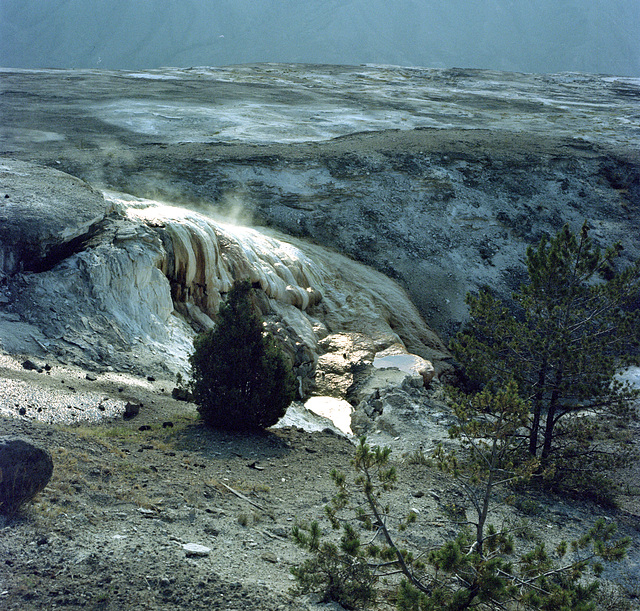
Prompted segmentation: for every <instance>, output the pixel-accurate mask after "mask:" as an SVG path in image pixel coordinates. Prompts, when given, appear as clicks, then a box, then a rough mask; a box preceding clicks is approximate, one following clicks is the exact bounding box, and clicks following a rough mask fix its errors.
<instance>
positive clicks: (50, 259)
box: [0, 158, 109, 279]
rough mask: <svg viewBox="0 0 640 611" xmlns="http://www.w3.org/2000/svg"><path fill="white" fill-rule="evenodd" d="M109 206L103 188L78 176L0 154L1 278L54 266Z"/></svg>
mask: <svg viewBox="0 0 640 611" xmlns="http://www.w3.org/2000/svg"><path fill="white" fill-rule="evenodd" d="M26 177H28V180H25V178H26ZM108 212H109V204H108V203H107V202H106V201H105V199H104V198H103V197H102V194H101V193H100V192H98V191H96V190H95V189H94V188H93V187H91V186H90V185H88V184H87V183H86V182H84V181H82V180H79V179H77V178H74V177H73V176H69V175H68V174H65V173H63V172H58V171H56V170H51V169H49V168H43V167H40V166H37V165H34V164H30V163H25V162H22V161H18V160H15V159H6V158H5V159H2V160H0V279H1V278H2V277H3V276H9V275H12V274H14V273H16V272H18V271H43V270H45V269H50V268H52V267H53V266H54V265H55V264H56V263H57V262H58V261H60V260H61V259H64V258H66V257H68V256H69V255H70V254H72V253H73V252H74V250H79V249H80V248H81V244H82V242H83V241H84V240H87V239H88V238H89V236H90V234H91V232H92V230H94V228H95V227H96V225H97V223H99V222H100V221H101V220H102V219H104V217H105V216H106V214H107V213H108Z"/></svg>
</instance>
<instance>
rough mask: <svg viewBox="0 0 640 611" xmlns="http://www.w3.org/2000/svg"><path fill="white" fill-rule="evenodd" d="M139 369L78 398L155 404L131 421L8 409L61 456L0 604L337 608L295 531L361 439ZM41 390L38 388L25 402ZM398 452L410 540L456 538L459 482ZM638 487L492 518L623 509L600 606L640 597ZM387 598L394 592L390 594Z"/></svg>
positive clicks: (418, 543) (5, 576) (15, 549)
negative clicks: (298, 580) (305, 589)
mask: <svg viewBox="0 0 640 611" xmlns="http://www.w3.org/2000/svg"><path fill="white" fill-rule="evenodd" d="M1 373H2V375H1V376H0V383H2V384H3V385H5V386H6V385H7V384H9V383H12V382H15V380H16V378H21V381H23V382H25V383H28V384H29V386H30V388H32V389H33V393H34V396H35V393H37V392H38V390H39V389H44V390H48V389H50V387H51V386H52V385H55V384H60V379H59V377H60V375H61V374H60V372H59V371H57V370H55V369H54V370H53V375H51V374H50V375H47V373H46V372H42V373H37V372H35V371H25V372H19V371H15V370H10V369H7V368H3V369H2V372H1ZM72 373H73V372H71V371H68V372H67V375H66V377H67V378H68V379H69V378H70V376H71V375H72ZM75 373H76V374H77V373H78V372H77V371H76V372H75ZM133 382H135V380H133V381H131V382H130V383H128V384H125V383H123V382H121V381H120V382H116V383H105V382H104V381H103V380H86V378H85V379H84V380H80V379H79V378H78V377H76V381H75V382H73V384H74V387H75V389H76V393H77V394H76V396H77V400H80V399H81V397H82V396H87V395H88V394H90V393H91V392H95V393H96V394H98V395H102V396H103V397H104V401H105V402H106V401H107V399H109V398H111V399H112V400H113V401H115V402H117V401H120V402H122V401H131V402H135V403H138V404H142V407H141V409H140V413H139V415H138V416H136V417H135V418H132V419H130V420H127V421H125V420H123V418H122V417H121V415H113V416H112V417H111V418H108V419H105V420H103V421H102V422H101V423H97V424H77V423H76V424H71V425H59V424H48V423H42V422H37V421H35V419H34V416H35V414H34V413H30V412H29V411H27V412H26V413H25V414H24V415H20V413H19V410H20V405H15V406H14V409H15V417H14V416H11V415H10V414H9V413H7V410H5V412H4V415H3V416H2V417H1V418H0V431H1V432H2V435H8V436H13V435H18V436H22V437H25V438H27V439H29V440H31V441H32V442H34V443H36V444H38V445H40V446H42V447H46V448H47V449H48V450H49V451H50V452H51V454H52V455H53V459H54V465H55V469H54V475H53V478H52V480H51V482H50V483H49V485H48V486H47V488H46V489H45V490H44V491H43V492H42V493H41V494H40V495H39V496H38V497H37V498H36V500H35V501H34V502H33V503H31V504H29V505H27V506H25V507H24V509H23V511H22V512H21V513H20V514H19V515H18V516H16V517H15V518H14V519H12V520H5V521H4V522H0V607H1V608H2V609H7V610H10V609H16V610H17V609H20V610H23V609H27V610H28V609H33V610H35V609H80V608H89V609H114V610H115V609H134V608H145V609H150V610H159V609H166V610H169V609H225V610H228V611H230V610H241V609H253V610H256V611H275V610H278V609H300V610H308V609H312V610H316V609H337V608H339V607H337V606H336V605H335V604H329V605H325V604H321V603H320V602H319V601H317V600H316V599H314V598H313V597H309V596H299V595H295V594H293V593H292V592H291V587H292V586H294V585H295V584H294V581H293V580H292V576H291V575H290V572H289V570H290V568H291V566H293V565H295V564H298V563H300V562H302V561H303V560H304V558H305V553H304V552H303V551H301V550H300V549H298V548H297V547H296V546H295V545H294V544H293V542H292V540H291V538H290V532H291V527H292V526H293V524H294V523H295V522H296V521H304V520H307V521H310V520H312V519H321V517H322V514H323V507H324V505H325V504H326V503H327V502H328V501H329V500H330V498H331V496H332V495H333V493H334V490H335V489H334V485H333V483H332V481H331V478H330V475H329V474H330V471H331V469H333V468H337V469H340V470H343V471H345V472H347V473H349V461H350V459H351V457H352V454H353V451H354V445H353V443H352V441H350V440H348V439H347V438H345V437H341V436H339V435H337V434H335V433H334V432H331V431H330V430H326V431H321V432H315V433H309V432H306V431H303V430H302V429H298V428H295V427H285V428H275V429H272V430H270V431H267V432H265V433H264V434H235V433H227V432H220V431H214V430H211V429H208V428H207V427H205V426H204V425H203V424H202V423H201V422H199V421H198V419H197V413H196V410H195V407H194V406H193V405H191V404H188V403H183V402H178V401H175V400H174V399H172V398H171V396H170V390H171V388H170V387H169V386H168V384H166V383H164V382H162V381H157V382H154V384H148V383H147V382H148V381H145V380H138V381H137V382H138V383H133ZM64 384H65V385H66V386H67V387H68V386H69V385H70V383H69V381H68V380H66V381H65V382H64ZM61 385H62V384H61ZM163 386H164V388H162V387H163ZM33 403H34V401H33V400H30V398H29V397H28V396H25V397H24V400H23V402H22V405H23V406H25V405H26V406H33ZM169 423H171V424H169ZM141 428H142V430H141ZM392 458H393V459H394V460H395V462H396V463H397V464H398V466H399V474H400V476H399V481H398V485H397V487H396V488H395V490H394V491H393V492H392V493H391V495H390V498H389V501H390V503H391V507H392V511H393V512H394V513H396V514H397V515H403V514H406V513H407V512H408V511H409V510H414V511H416V512H417V514H418V516H419V518H418V523H417V524H416V526H415V528H413V529H412V530H411V532H410V533H409V534H405V535H404V537H406V541H405V542H404V543H406V544H407V545H409V546H411V547H416V548H418V549H423V550H424V549H426V548H430V547H433V546H435V545H437V544H438V543H439V542H442V541H444V540H446V539H448V538H451V537H453V536H454V535H455V533H456V532H457V528H456V527H455V525H454V524H453V522H452V521H451V520H450V517H451V516H450V510H449V509H448V508H451V507H452V506H455V505H458V506H460V505H464V497H463V496H462V495H461V494H460V493H459V492H458V491H457V490H456V488H455V486H454V485H453V482H451V481H449V480H448V479H446V478H445V477H444V476H443V475H442V474H440V473H439V472H438V471H437V470H435V469H433V468H430V467H428V466H425V465H423V464H418V462H417V461H412V460H409V459H408V457H407V456H404V457H403V456H402V455H401V453H398V452H396V453H394V455H392ZM636 475H637V473H636V474H634V476H636ZM627 492H628V495H627V496H626V497H624V498H621V501H622V505H621V509H620V510H605V509H603V508H601V507H598V506H595V505H593V504H588V503H577V502H575V501H570V500H567V499H561V498H557V497H549V496H542V495H540V494H530V493H528V494H527V495H526V496H522V497H521V498H519V499H516V502H515V504H514V505H512V506H510V507H507V508H504V506H503V509H504V510H501V511H500V513H496V514H494V517H495V518H496V519H497V520H498V521H499V522H500V523H502V521H503V520H507V521H510V523H512V524H518V525H519V527H520V528H521V532H522V533H524V534H523V535H522V536H521V537H520V538H519V539H518V544H519V545H521V546H523V547H527V546H530V545H532V544H533V542H535V541H538V540H543V541H546V542H548V543H549V544H550V545H551V544H553V543H554V542H558V541H559V540H561V539H563V538H566V539H570V538H572V537H576V536H578V535H579V534H581V533H582V532H584V530H586V528H588V527H589V526H590V525H591V524H592V523H593V522H594V521H595V520H596V519H597V518H598V517H604V518H605V519H607V520H615V521H616V522H617V523H618V524H619V527H620V532H621V534H628V535H631V536H632V537H633V538H634V543H633V545H632V550H631V557H632V558H631V560H630V561H627V563H626V564H624V565H621V566H619V567H616V568H614V569H613V570H612V571H610V572H609V573H608V576H609V577H611V578H612V579H614V580H615V581H617V582H618V583H619V584H621V585H622V588H621V589H620V590H619V591H615V590H614V589H609V588H608V587H607V588H606V592H607V596H606V597H604V598H603V600H602V608H603V609H605V608H608V609H625V608H626V609H633V608H639V607H638V599H637V598H633V597H634V596H635V597H637V596H638V594H640V592H639V591H638V586H637V582H636V581H635V577H634V575H637V570H638V565H637V559H638V547H639V545H638V541H639V537H638V532H639V531H640V516H639V514H638V511H637V510H636V508H637V507H638V503H637V500H638V496H637V494H638V490H637V486H636V485H635V484H633V483H631V485H630V486H628V487H627ZM469 515H471V514H469ZM324 526H325V528H327V529H328V525H327V524H326V523H325V524H324ZM188 544H196V545H199V546H203V547H205V548H207V549H208V551H202V553H203V554H206V555H197V554H198V553H199V552H198V551H197V550H198V549H199V548H196V551H190V550H189V548H188V547H185V546H187V545H188ZM611 605H613V606H611ZM376 608H378V609H391V608H392V606H391V605H390V603H389V601H388V600H387V599H385V597H384V595H383V596H382V597H381V599H380V600H379V601H378V603H377V607H376Z"/></svg>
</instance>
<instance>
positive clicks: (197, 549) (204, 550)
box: [182, 543, 211, 557]
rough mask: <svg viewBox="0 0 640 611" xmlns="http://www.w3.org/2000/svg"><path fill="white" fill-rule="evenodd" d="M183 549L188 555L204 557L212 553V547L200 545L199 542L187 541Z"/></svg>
mask: <svg viewBox="0 0 640 611" xmlns="http://www.w3.org/2000/svg"><path fill="white" fill-rule="evenodd" d="M182 549H183V550H184V551H185V553H186V554H187V556H188V557H204V556H208V555H209V554H210V553H211V548H209V547H205V546H204V545H199V544H198V543H185V544H184V545H183V546H182Z"/></svg>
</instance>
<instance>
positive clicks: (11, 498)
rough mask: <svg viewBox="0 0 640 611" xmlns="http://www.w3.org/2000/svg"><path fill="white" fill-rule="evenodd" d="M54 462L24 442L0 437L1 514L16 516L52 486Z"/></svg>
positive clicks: (44, 453)
mask: <svg viewBox="0 0 640 611" xmlns="http://www.w3.org/2000/svg"><path fill="white" fill-rule="evenodd" d="M52 474H53V460H52V458H51V455H50V454H49V452H47V451H46V450H43V449H42V448H39V447H37V446H34V445H33V444H31V443H29V442H28V441H25V440H24V439H9V438H0V513H3V514H6V515H13V514H14V513H15V512H16V511H17V510H18V509H19V508H20V506H21V505H22V504H23V503H26V502H28V501H30V500H32V499H33V498H34V497H35V496H36V494H38V492H40V491H42V490H43V489H44V487H45V486H46V485H47V484H48V483H49V480H50V479H51V475H52Z"/></svg>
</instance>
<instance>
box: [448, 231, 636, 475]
mask: <svg viewBox="0 0 640 611" xmlns="http://www.w3.org/2000/svg"><path fill="white" fill-rule="evenodd" d="M620 250H621V247H620V246H619V245H615V246H613V247H611V248H609V249H607V250H606V251H605V252H602V251H601V250H600V249H598V248H597V247H595V246H594V244H593V242H592V240H591V239H590V238H589V235H588V226H587V224H586V223H585V224H584V225H583V227H582V230H581V232H580V234H579V235H575V234H573V233H572V232H571V231H570V229H569V227H568V226H566V225H565V227H563V229H562V230H561V231H560V232H559V233H558V234H557V235H556V236H555V237H553V238H551V239H548V238H546V237H544V238H543V239H542V240H541V241H540V243H539V244H538V245H537V247H535V248H534V247H529V248H528V250H527V255H526V263H527V270H528V275H529V281H528V283H526V284H524V285H523V286H522V287H521V288H520V290H519V291H518V292H516V293H514V295H513V299H514V301H515V303H516V308H517V310H516V311H515V313H512V312H511V311H509V310H508V309H507V307H506V306H505V305H504V304H503V303H501V302H500V301H499V300H497V299H495V298H494V297H493V296H492V295H491V294H490V292H489V291H488V290H486V289H483V290H481V291H480V293H479V295H477V296H474V295H471V294H469V295H467V303H468V304H469V306H470V318H471V320H470V323H469V324H468V326H467V327H466V328H465V329H464V330H463V331H462V332H460V333H459V334H458V335H457V337H456V339H455V340H454V341H453V342H452V343H451V348H452V350H453V352H454V354H455V355H456V357H457V358H458V360H459V361H460V362H461V364H462V365H463V369H464V371H465V373H466V374H467V376H468V377H469V378H470V380H472V381H473V382H474V383H476V384H479V385H480V386H488V387H489V388H491V389H497V388H500V387H502V386H503V385H504V384H506V383H507V382H508V380H510V379H514V380H515V381H516V382H517V384H518V386H519V388H520V390H521V392H522V393H523V396H524V398H526V399H527V400H529V401H530V402H531V405H532V419H531V424H530V426H529V429H528V431H529V432H528V448H529V452H530V454H531V455H533V456H534V457H537V458H539V460H540V461H541V463H542V465H543V466H546V467H548V466H549V465H550V462H551V456H552V454H553V453H554V451H555V450H557V449H558V447H559V445H564V441H565V435H566V433H567V429H568V427H567V426H562V425H563V423H565V422H567V423H568V422H569V419H567V418H566V417H567V416H570V415H572V414H574V415H575V414H576V413H577V412H579V411H580V410H584V408H587V407H588V408H590V409H592V410H600V411H601V413H602V412H604V413H608V414H615V413H617V414H620V413H621V412H620V410H623V409H624V408H625V407H626V406H628V401H629V399H631V398H632V397H634V396H637V394H636V393H634V392H633V390H632V389H631V388H630V387H629V386H628V385H623V384H620V383H619V382H616V381H615V375H616V373H618V372H619V371H620V370H621V368H623V367H624V366H626V365H628V364H630V362H632V361H633V360H634V359H633V358H632V356H631V353H632V351H633V346H637V345H638V341H639V339H640V318H639V316H638V310H637V307H636V308H634V307H633V306H634V303H637V300H638V297H639V296H640V262H637V263H636V264H635V265H633V266H630V267H628V268H627V269H625V270H624V271H621V272H618V273H616V272H615V271H614V264H615V261H616V259H617V258H618V257H619V255H620ZM582 420H583V422H582V423H580V424H578V420H577V419H573V421H572V423H571V426H572V427H573V428H574V429H575V428H576V427H578V426H580V427H582V428H583V429H584V428H585V427H586V426H588V425H590V423H591V424H592V423H593V420H589V419H582ZM574 432H575V431H574ZM561 438H562V442H563V443H562V444H560V439H561ZM575 439H576V437H575V435H574V437H573V440H574V442H575ZM576 447H577V446H575V444H574V450H575V449H576ZM580 448H581V450H579V451H584V450H585V447H584V445H581V446H580Z"/></svg>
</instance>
